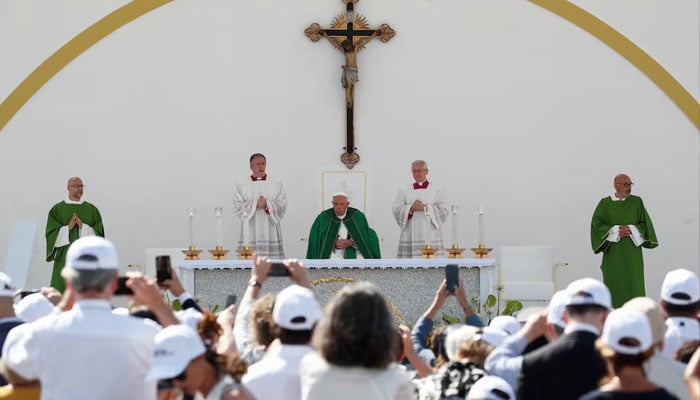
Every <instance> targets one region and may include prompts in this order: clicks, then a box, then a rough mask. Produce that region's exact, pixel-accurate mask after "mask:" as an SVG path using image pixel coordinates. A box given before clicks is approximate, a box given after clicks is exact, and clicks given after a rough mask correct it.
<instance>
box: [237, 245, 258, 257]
mask: <svg viewBox="0 0 700 400" xmlns="http://www.w3.org/2000/svg"><path fill="white" fill-rule="evenodd" d="M236 253H238V259H239V260H252V259H253V256H255V250H251V249H250V246H242V247H241V248H240V249H238V250H236Z"/></svg>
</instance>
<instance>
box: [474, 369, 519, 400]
mask: <svg viewBox="0 0 700 400" xmlns="http://www.w3.org/2000/svg"><path fill="white" fill-rule="evenodd" d="M466 400H515V393H514V392H513V388H512V387H510V385H509V384H508V382H506V381H505V380H504V379H503V378H500V377H498V376H495V375H487V376H484V377H483V378H481V379H479V380H478V381H476V382H475V383H474V384H473V385H472V387H471V389H469V393H468V394H467V399H466Z"/></svg>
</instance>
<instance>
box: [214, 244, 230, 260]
mask: <svg viewBox="0 0 700 400" xmlns="http://www.w3.org/2000/svg"><path fill="white" fill-rule="evenodd" d="M229 251H231V250H224V248H223V247H221V246H216V249H214V250H209V253H211V259H212V260H225V259H226V254H228V252H229Z"/></svg>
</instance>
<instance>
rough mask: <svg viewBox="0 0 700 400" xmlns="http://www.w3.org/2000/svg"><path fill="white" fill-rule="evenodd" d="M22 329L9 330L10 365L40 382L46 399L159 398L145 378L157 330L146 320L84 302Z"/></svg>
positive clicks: (106, 304)
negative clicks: (145, 321) (115, 312)
mask: <svg viewBox="0 0 700 400" xmlns="http://www.w3.org/2000/svg"><path fill="white" fill-rule="evenodd" d="M23 326H24V327H25V328H23V329H19V330H15V329H13V330H12V331H10V333H9V335H8V340H7V342H6V343H5V348H4V349H3V352H4V353H3V354H6V355H7V357H6V358H5V362H6V363H7V365H8V367H10V369H12V370H14V371H15V372H17V373H19V374H20V375H21V376H22V377H24V378H26V379H39V380H40V381H41V399H42V400H54V399H55V400H59V399H60V400H65V399H72V400H80V399H85V400H88V399H90V400H93V399H100V400H118V399H145V400H155V398H156V382H155V381H150V382H146V381H145V379H144V378H145V376H146V374H147V373H148V370H149V369H150V367H151V358H152V346H153V337H154V336H155V334H156V332H157V331H158V330H157V329H156V328H154V327H153V326H151V325H148V324H146V323H144V322H143V320H142V319H139V318H135V317H130V316H123V315H116V314H113V313H112V312H111V307H110V304H109V302H107V301H106V300H92V299H91V300H87V299H82V300H78V301H77V302H76V304H75V306H74V307H73V309H72V310H70V311H66V312H63V313H59V314H54V315H50V316H47V317H44V318H42V319H39V320H37V321H36V322H33V323H31V324H25V325H23ZM18 336H19V337H18Z"/></svg>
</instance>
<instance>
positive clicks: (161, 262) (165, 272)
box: [156, 256, 173, 283]
mask: <svg viewBox="0 0 700 400" xmlns="http://www.w3.org/2000/svg"><path fill="white" fill-rule="evenodd" d="M172 275H173V268H172V266H171V264H170V256H156V280H157V281H158V283H162V282H164V281H167V280H169V279H171V278H172Z"/></svg>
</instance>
